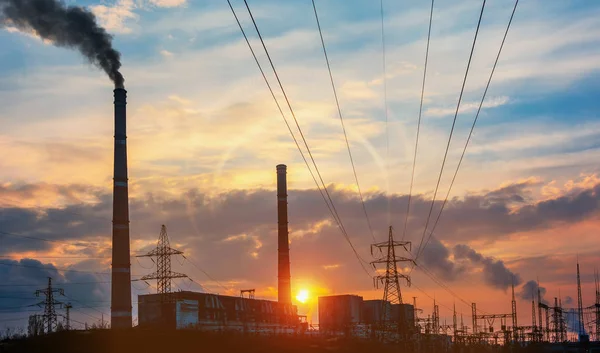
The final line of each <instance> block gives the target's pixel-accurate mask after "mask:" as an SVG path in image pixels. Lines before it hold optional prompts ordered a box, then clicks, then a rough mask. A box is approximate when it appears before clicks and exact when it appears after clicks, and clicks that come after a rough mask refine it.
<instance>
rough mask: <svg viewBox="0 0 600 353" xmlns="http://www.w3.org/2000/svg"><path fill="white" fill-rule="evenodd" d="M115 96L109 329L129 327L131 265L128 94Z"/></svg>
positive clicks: (119, 90)
mask: <svg viewBox="0 0 600 353" xmlns="http://www.w3.org/2000/svg"><path fill="white" fill-rule="evenodd" d="M114 94H115V159H114V182H113V222H112V223H113V225H112V283H111V306H110V309H111V310H110V311H111V315H110V322H111V324H110V325H111V328H113V329H121V328H131V323H132V321H131V273H130V270H131V263H130V251H129V250H130V249H129V190H128V186H129V185H128V184H129V183H128V177H127V133H126V131H127V110H126V106H127V91H125V90H124V89H123V88H117V89H115V90H114Z"/></svg>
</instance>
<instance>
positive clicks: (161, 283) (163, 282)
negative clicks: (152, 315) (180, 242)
mask: <svg viewBox="0 0 600 353" xmlns="http://www.w3.org/2000/svg"><path fill="white" fill-rule="evenodd" d="M182 254H183V252H182V251H179V250H177V249H173V248H171V245H170V244H169V236H168V235H167V227H165V225H164V224H163V225H162V226H161V228H160V236H159V237H158V242H157V244H156V248H155V249H154V250H152V251H150V252H149V253H147V254H145V255H138V256H137V257H156V271H155V272H153V273H151V274H148V275H145V276H143V277H142V278H140V280H142V281H146V280H152V279H155V280H156V292H157V293H159V294H167V293H171V280H172V279H173V278H187V277H188V276H187V275H185V274H183V273H179V272H173V271H171V255H182ZM166 297H167V296H162V297H161V299H162V300H167V299H169V298H170V296H168V297H169V298H166Z"/></svg>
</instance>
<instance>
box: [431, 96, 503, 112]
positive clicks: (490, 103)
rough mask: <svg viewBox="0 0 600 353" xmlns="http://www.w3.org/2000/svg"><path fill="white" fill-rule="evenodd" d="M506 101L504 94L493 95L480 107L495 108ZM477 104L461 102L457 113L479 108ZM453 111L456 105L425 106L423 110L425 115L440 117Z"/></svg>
mask: <svg viewBox="0 0 600 353" xmlns="http://www.w3.org/2000/svg"><path fill="white" fill-rule="evenodd" d="M508 102H509V99H508V97H505V96H502V97H494V98H490V99H486V101H485V102H483V104H482V105H481V108H482V109H487V108H496V107H499V106H502V105H505V104H507V103H508ZM479 104H480V102H462V103H461V105H460V108H459V110H458V112H459V113H467V112H472V111H477V108H479ZM455 112H456V107H454V108H451V107H448V108H427V110H426V111H425V115H427V116H435V117H442V116H447V115H454V113H455Z"/></svg>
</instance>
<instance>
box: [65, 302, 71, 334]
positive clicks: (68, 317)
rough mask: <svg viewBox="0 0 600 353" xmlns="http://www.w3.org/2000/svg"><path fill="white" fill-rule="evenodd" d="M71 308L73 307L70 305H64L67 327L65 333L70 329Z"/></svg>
mask: <svg viewBox="0 0 600 353" xmlns="http://www.w3.org/2000/svg"><path fill="white" fill-rule="evenodd" d="M71 308H73V305H71V303H67V304H65V311H66V319H67V325H66V329H67V331H69V330H70V329H71Z"/></svg>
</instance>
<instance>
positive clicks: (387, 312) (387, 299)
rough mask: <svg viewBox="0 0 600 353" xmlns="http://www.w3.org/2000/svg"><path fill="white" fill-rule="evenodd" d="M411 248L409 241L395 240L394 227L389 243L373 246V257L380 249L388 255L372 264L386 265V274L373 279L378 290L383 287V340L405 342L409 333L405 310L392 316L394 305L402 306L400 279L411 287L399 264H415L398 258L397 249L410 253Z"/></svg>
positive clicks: (390, 228) (400, 309)
mask: <svg viewBox="0 0 600 353" xmlns="http://www.w3.org/2000/svg"><path fill="white" fill-rule="evenodd" d="M410 246H411V243H410V242H409V241H395V240H394V234H393V228H392V226H390V227H389V236H388V241H385V242H381V243H375V244H372V245H371V255H373V249H378V250H379V251H380V252H381V253H382V254H384V253H385V254H386V255H384V256H382V257H380V258H379V259H377V260H375V261H372V262H371V264H372V265H373V267H374V268H377V267H376V265H377V264H385V274H383V275H377V276H375V277H374V278H373V282H374V285H375V287H376V288H379V285H383V303H382V306H383V307H382V310H381V322H380V327H381V330H382V339H383V340H394V338H393V337H397V338H398V339H400V340H403V339H404V337H405V334H406V333H407V331H408V330H407V329H408V327H407V325H406V323H407V320H406V317H405V316H406V315H405V314H406V313H405V312H404V308H403V307H402V306H398V317H396V318H394V317H393V315H392V305H394V304H402V290H401V289H400V279H401V278H402V279H404V280H406V283H407V285H408V286H410V277H409V276H407V275H404V274H402V273H399V272H398V263H399V262H400V263H403V262H410V263H413V264H414V261H413V260H411V259H409V258H407V257H403V256H397V255H396V248H397V247H401V248H403V249H404V250H405V251H406V252H407V253H410Z"/></svg>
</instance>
